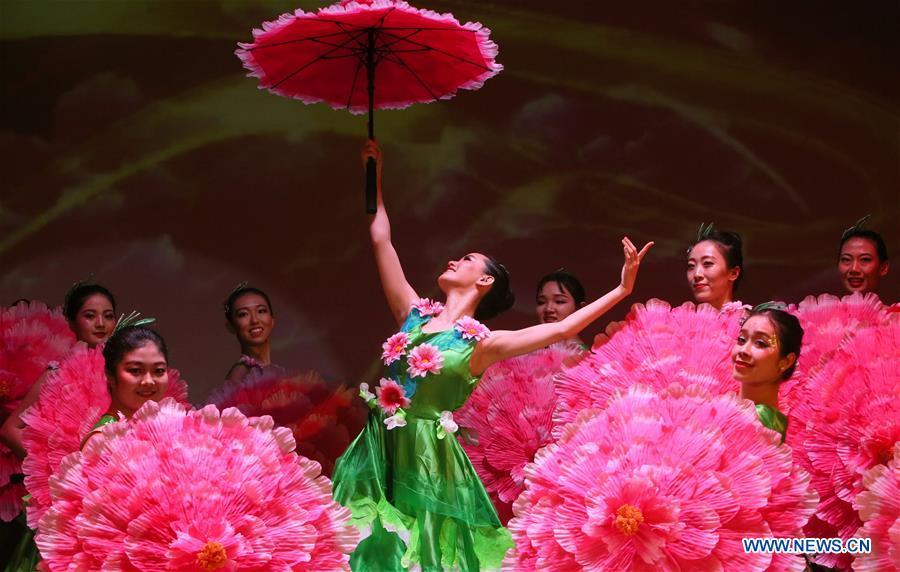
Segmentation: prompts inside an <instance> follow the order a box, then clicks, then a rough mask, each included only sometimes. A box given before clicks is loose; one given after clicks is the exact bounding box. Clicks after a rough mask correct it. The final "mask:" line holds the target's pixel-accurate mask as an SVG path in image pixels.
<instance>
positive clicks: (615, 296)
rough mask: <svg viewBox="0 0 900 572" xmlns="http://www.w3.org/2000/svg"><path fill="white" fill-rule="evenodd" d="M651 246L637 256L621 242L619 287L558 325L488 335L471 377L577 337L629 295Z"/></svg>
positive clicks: (626, 242)
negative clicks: (508, 359)
mask: <svg viewBox="0 0 900 572" xmlns="http://www.w3.org/2000/svg"><path fill="white" fill-rule="evenodd" d="M651 246H653V243H652V242H648V243H647V244H646V245H644V248H642V249H641V250H640V252H638V250H637V248H635V246H634V244H632V242H631V241H630V240H629V239H628V237H625V238H623V239H622V247H623V250H624V253H625V264H624V265H623V266H622V280H621V282H620V283H619V285H618V286H616V287H615V288H613V289H612V290H610V291H609V292H608V293H606V294H605V295H604V296H602V297H601V298H599V299H597V300H594V301H593V302H591V303H590V304H588V305H587V306H584V307H583V308H580V309H578V310H576V311H575V312H573V313H571V314H570V315H568V316H566V317H565V318H564V319H562V320H560V321H559V322H552V323H549V324H539V325H537V326H531V327H530V328H524V329H522V330H500V331H495V332H491V335H490V336H489V337H488V338H486V339H484V340H483V341H481V342H480V343H479V344H478V346H477V347H476V348H475V352H474V353H473V354H472V361H471V364H470V366H469V367H470V369H471V371H472V373H473V374H475V375H480V374H481V373H482V372H484V370H486V369H487V368H488V366H490V365H491V364H493V363H495V362H498V361H500V360H502V359H506V358H509V357H513V356H517V355H520V354H524V353H528V352H530V351H534V350H536V349H539V348H543V347H546V346H548V345H550V344H552V343H554V342H558V341H561V340H565V339H568V338H571V337H573V336H575V335H577V334H578V333H580V332H581V330H583V329H584V328H586V327H587V326H588V324H590V323H591V322H593V321H594V320H596V319H597V318H599V317H600V316H602V315H603V314H605V313H606V312H608V311H609V309H610V308H612V307H613V306H615V305H616V304H618V303H619V302H620V301H622V300H623V299H624V298H625V297H626V296H628V295H629V294H631V291H632V290H633V289H634V282H635V280H636V279H637V273H638V269H639V268H640V265H641V260H643V258H644V255H646V254H647V251H648V250H650V247H651Z"/></svg>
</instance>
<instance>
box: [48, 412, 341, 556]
mask: <svg viewBox="0 0 900 572" xmlns="http://www.w3.org/2000/svg"><path fill="white" fill-rule="evenodd" d="M294 448H295V443H294V440H293V437H292V436H291V432H290V431H289V430H288V429H285V428H283V427H278V428H276V427H275V426H274V423H273V421H272V419H271V418H270V417H258V418H247V417H246V416H244V415H243V414H242V413H241V412H240V411H238V410H237V409H236V408H228V409H226V410H224V411H222V412H221V413H220V412H219V410H218V409H216V407H215V406H212V405H209V406H206V407H204V408H203V409H201V410H195V411H186V410H185V408H184V407H182V406H180V405H178V404H177V403H176V402H175V401H174V400H170V399H167V400H163V401H162V402H161V403H159V404H157V403H155V402H148V403H146V404H144V406H143V407H142V408H141V409H140V410H139V411H138V412H137V413H135V415H134V417H133V418H132V421H131V423H129V424H119V423H116V424H111V425H106V426H104V428H103V430H102V435H100V436H97V437H95V438H93V439H91V441H90V442H88V444H87V446H86V447H85V449H84V451H76V452H75V453H72V454H71V455H69V456H67V457H66V458H65V459H64V460H63V461H62V463H61V465H60V471H59V473H58V474H57V475H56V476H55V477H53V479H52V487H51V489H52V494H53V505H52V507H51V508H50V510H49V511H47V513H46V514H45V515H44V516H43V517H42V519H41V522H40V526H39V529H38V535H37V538H36V542H37V545H38V547H39V548H40V550H41V554H42V555H43V557H44V560H45V562H46V565H47V566H48V568H49V569H50V570H52V571H56V570H68V569H69V567H70V565H73V564H74V565H76V566H78V567H79V569H90V570H100V569H105V570H106V569H116V570H216V569H224V570H232V569H235V570H244V569H246V570H346V569H348V568H349V566H348V563H349V556H348V555H349V553H350V552H351V551H352V550H353V549H354V548H355V547H356V544H357V542H358V540H359V533H358V532H357V530H356V529H355V528H353V527H351V526H349V521H350V511H349V510H348V509H346V508H343V507H341V506H340V505H338V504H337V503H335V502H334V501H333V500H332V499H331V483H330V481H329V480H328V479H327V478H326V477H323V476H321V474H320V471H319V466H318V464H317V463H315V462H312V461H309V460H308V459H305V458H303V457H298V456H297V455H296V454H295V453H294V452H293V450H294Z"/></svg>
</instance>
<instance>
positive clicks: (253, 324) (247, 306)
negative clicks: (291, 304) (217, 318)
mask: <svg viewBox="0 0 900 572" xmlns="http://www.w3.org/2000/svg"><path fill="white" fill-rule="evenodd" d="M229 324H230V326H231V329H232V331H233V332H234V334H235V335H236V336H237V338H238V341H239V342H240V343H241V345H242V346H258V345H262V344H265V343H266V342H267V341H269V336H270V335H271V334H272V328H273V327H274V326H275V316H273V315H272V309H271V308H269V303H268V302H267V301H266V299H265V298H264V297H263V296H260V295H259V294H256V293H255V292H248V293H247V294H242V295H240V296H238V298H237V299H236V300H235V301H234V308H233V309H232V310H231V320H230V322H229Z"/></svg>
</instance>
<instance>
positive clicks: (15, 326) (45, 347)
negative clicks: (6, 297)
mask: <svg viewBox="0 0 900 572" xmlns="http://www.w3.org/2000/svg"><path fill="white" fill-rule="evenodd" d="M75 342H76V340H75V335H74V334H73V333H72V331H71V330H70V329H69V325H68V323H67V322H66V319H65V317H64V316H63V314H62V310H60V309H59V308H55V309H52V310H51V309H50V308H48V307H47V306H45V305H44V304H42V303H41V302H36V301H32V302H24V301H23V302H19V303H17V304H15V305H14V306H10V307H8V308H0V423H3V421H4V420H5V419H6V417H7V416H8V415H9V414H10V413H12V412H13V411H14V410H15V409H16V407H17V406H18V405H19V402H20V401H21V400H22V398H23V397H25V395H26V394H27V393H28V390H29V389H30V388H31V386H32V385H33V384H34V382H36V381H37V380H38V379H39V378H40V377H41V375H43V373H44V372H45V371H46V370H47V366H48V365H49V364H50V363H51V362H58V361H60V360H62V359H63V358H65V357H66V355H68V353H69V352H70V351H71V350H72V348H73V347H74V345H75ZM21 472H22V463H21V461H20V460H19V458H18V457H17V456H16V455H14V454H13V452H12V451H10V450H9V448H7V447H6V446H5V445H2V444H0V520H4V521H10V520H12V519H13V518H15V517H16V515H18V514H19V513H20V512H21V511H22V496H23V495H24V494H25V487H23V486H22V484H21V483H20V482H18V483H14V482H11V481H10V477H12V475H15V474H17V473H21Z"/></svg>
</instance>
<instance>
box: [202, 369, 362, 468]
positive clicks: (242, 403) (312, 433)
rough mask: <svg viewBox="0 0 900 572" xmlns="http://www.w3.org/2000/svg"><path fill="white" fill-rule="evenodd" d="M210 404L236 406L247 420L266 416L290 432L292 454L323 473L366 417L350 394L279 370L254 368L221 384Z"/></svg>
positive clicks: (308, 375) (316, 377)
mask: <svg viewBox="0 0 900 572" xmlns="http://www.w3.org/2000/svg"><path fill="white" fill-rule="evenodd" d="M209 403H212V404H213V405H216V406H217V407H218V408H219V409H225V408H226V407H237V408H238V409H240V410H241V412H243V413H244V414H245V415H247V416H256V417H258V416H262V415H269V416H271V417H272V418H273V419H274V420H275V424H276V425H281V426H283V427H287V428H288V429H290V430H291V432H292V433H293V434H294V440H295V441H296V442H297V453H299V454H300V455H303V456H305V457H308V458H310V459H312V460H314V461H316V462H318V463H319V464H321V465H322V471H323V472H324V473H325V474H326V475H330V474H331V471H332V470H334V463H335V461H336V460H337V458H338V457H339V456H340V455H341V454H342V453H343V452H344V451H345V450H346V449H347V447H348V446H349V445H350V442H351V441H352V440H353V439H354V438H355V437H356V435H357V434H358V433H359V432H360V431H361V430H362V427H363V425H365V422H366V417H367V415H368V408H367V407H365V405H363V404H362V403H360V402H359V400H358V399H356V392H355V391H354V390H351V389H348V388H346V387H344V386H339V385H336V384H332V383H329V382H327V381H326V380H324V379H323V378H322V377H321V376H319V374H317V373H315V372H307V373H302V374H297V375H289V374H287V373H285V372H284V371H283V370H281V369H280V368H262V369H254V370H253V371H251V372H250V373H249V374H248V375H247V376H246V377H245V378H244V379H243V380H242V381H240V382H226V383H225V384H224V385H223V386H222V387H220V388H218V389H217V390H215V391H213V392H212V393H211V394H210V396H209Z"/></svg>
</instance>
